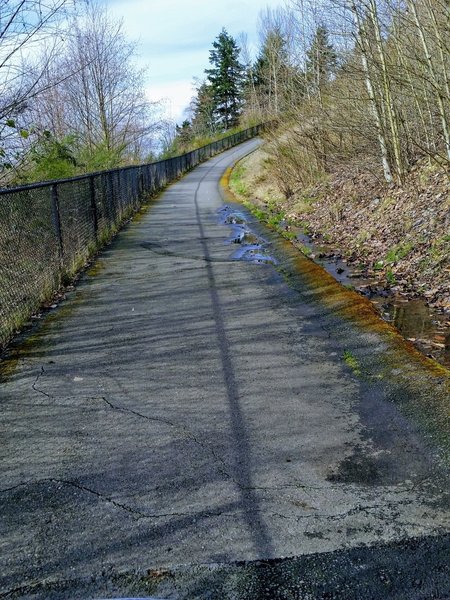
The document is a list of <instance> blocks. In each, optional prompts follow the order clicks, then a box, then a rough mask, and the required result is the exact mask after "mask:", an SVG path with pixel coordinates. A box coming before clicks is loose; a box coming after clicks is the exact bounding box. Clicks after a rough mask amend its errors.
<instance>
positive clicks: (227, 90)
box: [205, 29, 244, 129]
mask: <svg viewBox="0 0 450 600" xmlns="http://www.w3.org/2000/svg"><path fill="white" fill-rule="evenodd" d="M239 52H240V50H239V47H238V45H237V43H236V42H235V40H234V39H233V38H232V37H231V36H230V35H229V34H228V33H227V31H226V30H225V29H222V31H221V33H220V34H219V36H218V37H217V39H216V40H215V41H214V43H213V49H212V50H211V51H210V57H209V62H210V63H211V65H212V68H211V69H206V71H205V73H206V74H207V76H208V78H207V79H208V83H209V86H210V87H211V93H212V98H213V103H214V111H213V112H214V117H215V120H216V122H217V124H218V125H219V126H221V127H223V128H224V129H229V128H230V127H234V126H235V125H236V124H237V123H238V120H239V115H240V112H241V105H242V96H243V90H242V87H243V77H244V75H243V72H244V68H243V66H242V64H241V63H240V62H239Z"/></svg>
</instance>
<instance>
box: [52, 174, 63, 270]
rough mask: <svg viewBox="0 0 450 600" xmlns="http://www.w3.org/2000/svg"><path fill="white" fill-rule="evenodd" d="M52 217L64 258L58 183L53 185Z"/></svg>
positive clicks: (61, 256) (60, 250)
mask: <svg viewBox="0 0 450 600" xmlns="http://www.w3.org/2000/svg"><path fill="white" fill-rule="evenodd" d="M52 218H53V226H54V227H55V233H56V237H57V238H58V249H59V256H60V258H61V259H62V258H63V256H64V245H63V238H62V231H61V215H60V212H59V198H58V184H57V183H54V184H53V185H52Z"/></svg>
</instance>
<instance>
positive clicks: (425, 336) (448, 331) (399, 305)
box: [219, 206, 450, 367]
mask: <svg viewBox="0 0 450 600" xmlns="http://www.w3.org/2000/svg"><path fill="white" fill-rule="evenodd" d="M219 220H220V223H222V224H224V225H229V226H230V227H231V230H232V235H231V237H230V239H229V240H227V243H228V244H236V250H235V251H234V252H233V254H232V258H233V259H234V260H245V261H250V262H257V263H272V264H277V261H276V259H275V258H274V257H273V256H271V255H270V253H269V251H268V246H269V245H270V244H269V243H268V242H267V241H266V240H264V239H262V238H261V237H258V236H257V235H256V234H255V233H254V232H252V231H250V229H249V227H248V224H247V218H246V216H245V214H244V213H242V212H241V211H239V209H237V208H234V207H231V206H224V207H222V208H221V209H220V211H219ZM295 233H296V234H297V239H298V241H299V242H301V243H302V245H303V246H305V247H306V248H308V249H309V250H310V252H311V254H312V255H313V256H312V258H313V260H314V261H315V262H316V263H318V264H320V265H321V266H322V267H323V268H324V269H325V270H326V271H327V272H328V273H330V275H332V276H333V277H334V278H335V279H336V280H337V281H339V283H341V284H342V285H345V286H352V288H354V289H355V290H356V291H358V292H360V293H361V294H363V295H364V296H366V297H367V298H368V299H369V300H370V301H371V302H372V303H373V304H374V305H375V306H376V308H377V309H378V311H379V313H380V316H381V317H382V318H383V319H384V320H385V321H388V322H389V323H391V324H392V325H394V326H395V327H396V328H397V329H398V330H399V331H400V333H401V334H402V335H403V337H405V338H406V339H408V340H410V341H411V342H413V344H414V345H415V346H416V347H417V348H418V349H419V350H420V351H421V352H422V353H423V354H425V355H426V356H429V357H432V358H434V359H435V360H437V361H438V362H440V363H441V364H443V365H445V366H447V367H450V316H449V315H448V314H445V313H443V312H440V311H438V310H436V309H432V308H430V307H429V306H427V304H426V303H425V302H424V301H423V300H421V299H412V300H411V299H407V298H405V297H404V296H401V295H396V294H392V293H390V292H389V291H388V290H386V289H382V288H380V285H379V283H378V282H377V281H376V280H374V279H366V278H363V277H361V276H360V275H359V274H358V273H356V272H354V271H352V270H351V268H350V267H349V266H348V265H347V263H346V262H345V260H343V259H342V258H340V257H338V256H335V255H333V253H332V250H331V248H328V247H327V246H322V245H320V244H317V243H315V242H314V241H313V240H312V239H311V238H310V237H309V236H307V235H306V234H304V233H303V232H302V231H301V230H296V231H295Z"/></svg>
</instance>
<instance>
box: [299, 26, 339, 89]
mask: <svg viewBox="0 0 450 600" xmlns="http://www.w3.org/2000/svg"><path fill="white" fill-rule="evenodd" d="M306 56H307V60H306V75H307V80H308V85H309V88H310V92H311V93H313V94H314V93H317V92H319V93H320V92H321V90H322V89H323V87H324V85H325V84H327V83H328V82H329V81H330V79H331V77H332V75H333V74H334V72H335V70H336V52H335V51H334V48H333V45H332V44H331V43H330V41H329V39H328V31H327V29H326V27H324V26H323V25H319V27H318V28H317V29H316V33H315V35H314V38H313V41H312V44H311V48H310V49H309V50H308V52H307V53H306Z"/></svg>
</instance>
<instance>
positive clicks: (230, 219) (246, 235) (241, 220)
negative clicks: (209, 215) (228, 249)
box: [219, 206, 277, 265]
mask: <svg viewBox="0 0 450 600" xmlns="http://www.w3.org/2000/svg"><path fill="white" fill-rule="evenodd" d="M219 220H220V223H221V224H222V225H229V226H230V227H231V237H230V238H229V239H228V240H227V242H226V243H227V244H236V249H235V250H234V252H233V254H232V255H231V259H232V260H245V261H247V262H252V263H259V264H268V263H271V264H274V265H276V264H277V261H276V259H275V258H274V257H273V256H271V255H270V253H269V251H268V248H267V247H268V245H269V243H268V242H267V241H266V240H264V239H263V238H261V237H259V236H257V235H255V233H253V232H252V231H250V229H249V228H248V226H247V222H246V217H245V215H244V214H243V213H241V212H240V211H239V210H237V209H235V208H232V207H231V206H224V207H222V208H221V209H220V210H219Z"/></svg>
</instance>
